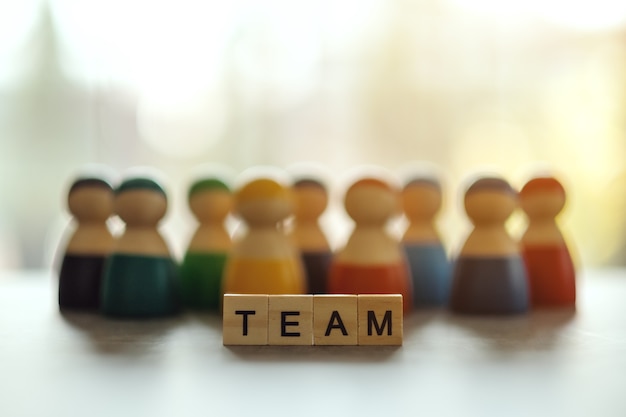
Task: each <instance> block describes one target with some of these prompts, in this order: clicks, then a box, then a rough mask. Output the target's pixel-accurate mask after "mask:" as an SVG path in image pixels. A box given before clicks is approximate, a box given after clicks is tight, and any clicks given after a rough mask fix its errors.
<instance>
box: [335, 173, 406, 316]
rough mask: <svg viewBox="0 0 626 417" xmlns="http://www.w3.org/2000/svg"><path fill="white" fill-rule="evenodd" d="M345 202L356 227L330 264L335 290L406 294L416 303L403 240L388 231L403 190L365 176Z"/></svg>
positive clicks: (348, 192) (336, 292) (355, 292)
mask: <svg viewBox="0 0 626 417" xmlns="http://www.w3.org/2000/svg"><path fill="white" fill-rule="evenodd" d="M344 205H345V208H346V211H347V213H348V215H349V216H350V217H351V218H352V219H353V220H354V222H355V228H354V231H353V232H352V235H351V236H350V239H349V240H348V243H347V244H346V246H345V247H344V248H343V249H342V250H340V251H339V252H338V253H337V255H336V257H335V259H334V260H333V262H332V264H331V268H330V276H329V282H328V290H329V293H331V294H402V297H403V307H404V312H405V313H407V312H409V311H410V310H411V307H412V298H411V278H410V274H409V268H408V265H407V261H406V258H405V255H404V252H403V250H402V247H401V245H400V242H399V241H398V240H397V239H395V238H393V237H391V236H389V234H388V233H387V232H386V231H385V225H386V223H387V221H388V220H389V219H390V218H391V217H393V215H394V214H397V213H399V193H398V191H396V190H395V189H392V188H391V187H390V186H389V185H388V184H386V183H385V182H383V181H381V180H378V179H374V178H365V179H362V180H360V181H357V182H355V183H354V184H353V185H352V186H351V187H350V188H349V189H348V191H347V192H346V196H345V199H344Z"/></svg>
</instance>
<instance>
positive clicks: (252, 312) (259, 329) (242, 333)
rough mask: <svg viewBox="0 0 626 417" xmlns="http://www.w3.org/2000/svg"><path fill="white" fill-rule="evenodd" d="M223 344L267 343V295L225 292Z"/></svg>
mask: <svg viewBox="0 0 626 417" xmlns="http://www.w3.org/2000/svg"><path fill="white" fill-rule="evenodd" d="M223 306H224V313H223V314H224V316H223V322H222V323H223V325H222V335H223V343H224V345H267V323H268V315H267V312H268V296H267V295H248V294H225V295H224V303H223Z"/></svg>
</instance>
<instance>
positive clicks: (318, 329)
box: [313, 295, 358, 345]
mask: <svg viewBox="0 0 626 417" xmlns="http://www.w3.org/2000/svg"><path fill="white" fill-rule="evenodd" d="M357 305H358V300H357V296H356V295H315V296H313V328H314V330H313V335H314V342H315V344H316V345H356V344H357V342H358V323H357V308H358V307H357Z"/></svg>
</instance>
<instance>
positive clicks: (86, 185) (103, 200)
mask: <svg viewBox="0 0 626 417" xmlns="http://www.w3.org/2000/svg"><path fill="white" fill-rule="evenodd" d="M67 205H68V208H69V211H70V213H72V215H73V216H74V217H75V218H76V220H78V221H79V222H104V221H106V220H107V219H108V218H109V217H111V216H112V215H113V188H112V187H111V184H109V183H108V182H106V181H104V180H103V179H101V178H93V177H88V178H79V179H78V180H76V181H74V183H73V184H72V186H71V187H70V191H69V193H68V196H67Z"/></svg>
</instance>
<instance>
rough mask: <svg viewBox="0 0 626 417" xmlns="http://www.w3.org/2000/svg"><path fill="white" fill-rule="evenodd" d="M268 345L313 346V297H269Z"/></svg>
mask: <svg viewBox="0 0 626 417" xmlns="http://www.w3.org/2000/svg"><path fill="white" fill-rule="evenodd" d="M267 333H268V341H269V344H270V345H309V346H310V345H312V344H313V296H312V295H270V296H269V324H268V331H267Z"/></svg>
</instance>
